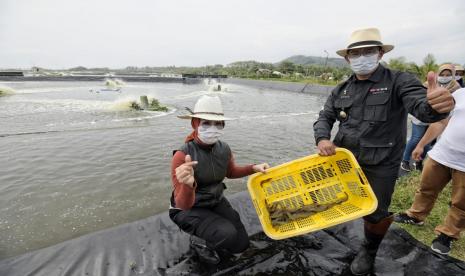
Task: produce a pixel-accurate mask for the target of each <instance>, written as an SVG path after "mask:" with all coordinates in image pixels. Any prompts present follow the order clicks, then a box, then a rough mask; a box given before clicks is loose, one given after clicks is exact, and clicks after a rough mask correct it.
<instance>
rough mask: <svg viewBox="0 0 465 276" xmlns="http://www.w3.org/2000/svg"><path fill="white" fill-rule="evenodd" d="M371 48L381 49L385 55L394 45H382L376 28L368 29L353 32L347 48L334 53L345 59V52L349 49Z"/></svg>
mask: <svg viewBox="0 0 465 276" xmlns="http://www.w3.org/2000/svg"><path fill="white" fill-rule="evenodd" d="M373 46H378V47H381V48H382V49H383V51H384V52H385V53H387V52H389V51H391V50H392V49H394V45H389V44H384V43H383V42H382V41H381V34H380V32H379V30H378V29H377V28H368V29H361V30H356V31H354V32H353V33H352V34H351V35H350V39H349V46H347V48H345V49H341V50H339V51H336V53H337V54H338V55H340V56H342V57H345V56H346V55H347V51H348V50H350V49H358V48H366V47H373Z"/></svg>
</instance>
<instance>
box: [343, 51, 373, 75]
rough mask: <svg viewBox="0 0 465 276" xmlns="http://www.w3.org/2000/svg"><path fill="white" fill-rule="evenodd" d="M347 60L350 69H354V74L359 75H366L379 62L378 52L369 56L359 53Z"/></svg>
mask: <svg viewBox="0 0 465 276" xmlns="http://www.w3.org/2000/svg"><path fill="white" fill-rule="evenodd" d="M349 61H350V68H352V71H354V73H355V74H357V75H361V76H364V75H368V74H370V73H371V72H373V71H375V69H376V68H377V67H378V64H379V60H378V54H374V55H371V56H364V55H361V56H359V57H357V58H349Z"/></svg>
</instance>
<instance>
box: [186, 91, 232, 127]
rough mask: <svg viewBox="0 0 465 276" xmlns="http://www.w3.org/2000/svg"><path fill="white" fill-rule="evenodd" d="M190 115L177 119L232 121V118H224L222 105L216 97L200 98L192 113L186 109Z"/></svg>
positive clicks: (205, 96)
mask: <svg viewBox="0 0 465 276" xmlns="http://www.w3.org/2000/svg"><path fill="white" fill-rule="evenodd" d="M186 109H187V110H188V111H189V112H191V114H188V115H181V116H178V118H181V119H191V118H200V119H204V120H210V121H227V120H232V118H226V117H224V113H223V105H222V104H221V100H220V98H219V97H218V96H207V95H204V96H202V97H200V98H199V99H198V100H197V102H196V103H195V106H194V111H191V110H190V109H189V108H186Z"/></svg>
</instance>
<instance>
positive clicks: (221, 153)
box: [169, 95, 269, 264]
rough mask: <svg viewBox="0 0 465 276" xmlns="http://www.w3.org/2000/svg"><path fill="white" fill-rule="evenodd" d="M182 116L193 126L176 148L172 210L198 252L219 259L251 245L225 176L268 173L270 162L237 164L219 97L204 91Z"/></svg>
mask: <svg viewBox="0 0 465 276" xmlns="http://www.w3.org/2000/svg"><path fill="white" fill-rule="evenodd" d="M189 111H190V110H189ZM179 118H182V119H190V120H191V126H192V128H193V129H194V130H193V131H192V133H191V134H189V135H188V136H187V138H186V139H185V141H184V144H183V145H182V146H181V147H180V148H179V149H178V150H175V151H174V155H173V159H172V163H171V179H172V182H173V188H174V189H173V193H172V195H171V207H170V210H169V216H170V218H171V220H173V222H174V223H175V224H177V225H178V226H179V228H181V230H183V231H185V232H187V233H189V234H191V247H193V249H194V250H195V251H196V252H197V254H198V256H199V258H200V259H201V260H202V261H204V262H207V263H213V264H216V263H218V262H219V261H220V259H221V258H223V259H224V258H226V257H228V256H229V257H230V256H231V254H232V253H240V252H242V251H244V250H246V249H247V248H248V246H249V238H248V235H247V232H246V231H245V228H244V225H243V224H242V222H241V220H240V218H239V214H238V213H237V212H236V211H235V210H234V209H233V208H232V207H231V204H229V202H228V200H227V199H226V198H225V197H224V196H223V191H224V189H225V188H226V186H225V184H224V183H223V180H224V178H226V177H227V178H239V177H244V176H247V175H251V174H253V173H255V172H263V173H264V172H266V169H268V168H269V166H268V164H266V163H263V164H258V165H253V164H251V165H248V166H243V167H240V166H237V165H236V164H235V162H234V156H233V154H232V151H231V149H230V148H229V145H228V144H226V143H225V142H224V141H221V140H219V138H220V137H221V135H222V134H223V129H224V127H225V121H227V120H230V118H226V117H224V114H223V107H222V105H221V101H220V98H219V97H217V96H206V95H205V96H202V97H200V99H199V100H198V101H197V103H196V104H195V107H194V110H193V111H191V114H189V115H186V116H179Z"/></svg>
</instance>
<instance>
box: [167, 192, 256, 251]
mask: <svg viewBox="0 0 465 276" xmlns="http://www.w3.org/2000/svg"><path fill="white" fill-rule="evenodd" d="M169 215H170V218H171V220H172V221H173V222H174V223H175V224H176V225H178V226H179V228H181V230H183V231H184V232H187V233H189V234H191V235H195V236H197V237H199V238H201V239H204V240H205V241H206V242H207V246H208V247H210V248H213V249H215V250H219V251H221V250H227V251H228V252H230V253H240V252H243V251H244V250H246V249H247V248H248V247H249V236H248V235H247V232H246V231H245V228H244V225H243V224H242V222H241V220H240V218H239V214H238V213H237V212H236V210H234V209H233V208H232V206H231V204H230V203H229V202H228V200H227V199H226V198H224V197H223V199H222V200H221V201H220V202H219V203H218V204H217V205H215V206H214V207H211V208H197V207H193V208H191V209H190V210H179V209H171V210H170V212H169Z"/></svg>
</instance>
